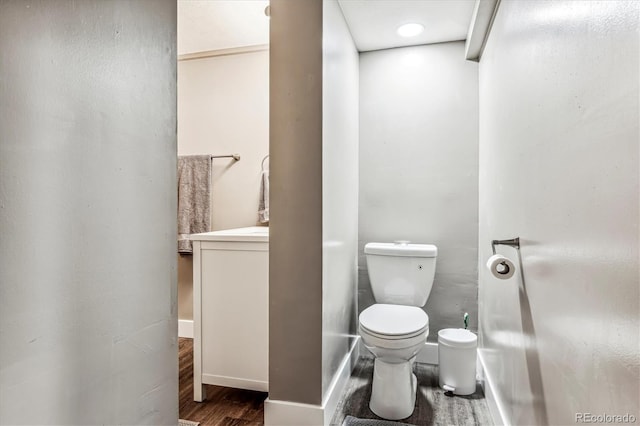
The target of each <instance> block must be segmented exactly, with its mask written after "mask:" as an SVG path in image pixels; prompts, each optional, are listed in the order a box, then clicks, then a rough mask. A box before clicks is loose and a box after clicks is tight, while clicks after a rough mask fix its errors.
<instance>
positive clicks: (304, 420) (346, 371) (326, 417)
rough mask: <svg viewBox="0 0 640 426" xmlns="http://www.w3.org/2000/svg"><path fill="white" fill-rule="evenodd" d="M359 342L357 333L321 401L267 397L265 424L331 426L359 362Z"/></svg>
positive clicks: (275, 425)
mask: <svg viewBox="0 0 640 426" xmlns="http://www.w3.org/2000/svg"><path fill="white" fill-rule="evenodd" d="M359 342H360V336H357V338H356V340H355V341H354V342H353V344H352V345H351V349H350V350H349V352H348V353H347V354H346V355H345V356H344V358H343V359H342V363H341V364H340V367H339V368H338V371H337V372H336V374H335V375H334V376H333V380H332V381H331V384H330V385H329V389H328V390H327V393H326V395H325V397H324V398H323V400H322V405H313V404H300V403H297V402H290V401H278V400H272V399H270V398H267V400H266V401H265V402H264V424H265V426H319V425H324V426H329V424H330V422H331V419H332V418H333V415H334V413H335V411H336V408H337V406H338V403H339V402H340V397H341V396H342V393H343V391H344V388H345V387H346V385H347V383H348V382H349V377H351V371H352V370H353V368H354V367H355V366H356V363H357V362H358V357H359V352H360V351H359V348H360V345H359Z"/></svg>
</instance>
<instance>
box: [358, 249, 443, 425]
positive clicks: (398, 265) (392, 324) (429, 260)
mask: <svg viewBox="0 0 640 426" xmlns="http://www.w3.org/2000/svg"><path fill="white" fill-rule="evenodd" d="M364 252H365V254H366V256H367V269H368V271H369V280H370V282H371V288H372V290H373V296H374V298H375V300H376V304H375V305H373V306H370V307H368V308H367V309H365V310H364V311H362V313H361V314H360V336H362V341H363V343H364V345H365V346H366V347H367V349H369V350H370V351H371V353H373V355H374V356H375V364H374V372H373V387H372V391H371V401H370V402H369V408H371V411H373V412H374V413H375V414H376V415H378V416H380V417H382V418H384V419H389V420H399V419H404V418H407V417H409V416H410V415H411V413H413V408H414V405H415V401H416V385H417V382H416V376H415V374H413V371H412V367H413V362H414V360H415V357H416V355H417V353H418V352H419V351H420V349H422V347H423V346H424V344H425V342H426V340H427V335H428V334H429V317H428V316H427V314H426V313H425V312H424V311H423V310H422V309H421V307H422V306H424V305H425V303H427V298H428V297H429V293H431V287H432V285H433V277H434V275H435V272H436V256H437V255H438V248H437V247H436V246H434V245H430V244H409V242H408V241H396V242H395V243H368V244H367V245H365V247H364Z"/></svg>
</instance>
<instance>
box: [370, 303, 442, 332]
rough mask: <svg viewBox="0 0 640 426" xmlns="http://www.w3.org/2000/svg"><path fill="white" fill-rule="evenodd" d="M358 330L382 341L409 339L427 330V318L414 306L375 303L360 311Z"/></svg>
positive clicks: (423, 312)
mask: <svg viewBox="0 0 640 426" xmlns="http://www.w3.org/2000/svg"><path fill="white" fill-rule="evenodd" d="M359 322H360V329H361V331H364V332H366V333H367V334H369V335H370V336H372V337H376V338H378V339H384V340H400V339H410V338H412V337H416V336H420V335H422V334H424V332H425V331H427V330H428V329H429V316H428V315H427V314H426V312H425V311H423V310H422V309H420V308H418V307H416V306H405V305H390V304H384V303H377V304H375V305H372V306H369V307H368V308H367V309H365V310H364V311H362V313H361V314H360V316H359Z"/></svg>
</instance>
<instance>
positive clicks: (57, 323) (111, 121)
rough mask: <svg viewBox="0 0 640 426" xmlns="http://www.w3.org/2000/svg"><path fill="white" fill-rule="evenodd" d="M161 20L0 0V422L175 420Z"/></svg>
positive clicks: (166, 23)
mask: <svg viewBox="0 0 640 426" xmlns="http://www.w3.org/2000/svg"><path fill="white" fill-rule="evenodd" d="M149 10H153V13H149ZM175 27H176V3H175V1H157V0H147V1H144V0H143V1H136V2H128V3H123V2H104V1H101V0H97V1H96V0H85V1H81V2H75V1H62V0H61V1H55V2H53V1H41V2H36V1H33V2H28V3H25V2H23V1H2V2H0V51H1V52H2V54H1V58H0V76H1V77H0V80H1V83H0V233H1V235H2V237H1V238H0V424H136V425H142V424H150V425H151V424H152V425H160V424H170V425H175V424H177V417H178V369H177V361H176V360H177V345H176V331H177V323H176V317H177V312H176V261H175V258H176V257H175V256H176V255H175V253H176V240H175V235H176V192H175V188H176V172H175V170H176V136H175V125H176V113H175V109H176V97H175V96H176V65H175V64H176V31H175Z"/></svg>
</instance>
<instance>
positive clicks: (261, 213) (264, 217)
mask: <svg viewBox="0 0 640 426" xmlns="http://www.w3.org/2000/svg"><path fill="white" fill-rule="evenodd" d="M258 220H259V221H260V223H269V170H263V171H262V179H261V183H260V202H259V203H258Z"/></svg>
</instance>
